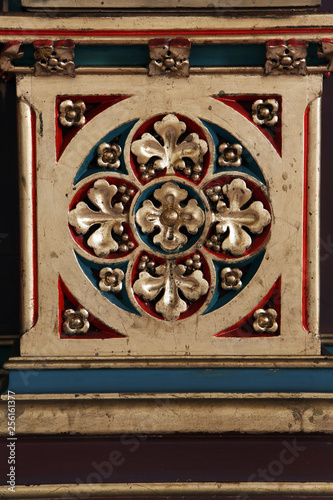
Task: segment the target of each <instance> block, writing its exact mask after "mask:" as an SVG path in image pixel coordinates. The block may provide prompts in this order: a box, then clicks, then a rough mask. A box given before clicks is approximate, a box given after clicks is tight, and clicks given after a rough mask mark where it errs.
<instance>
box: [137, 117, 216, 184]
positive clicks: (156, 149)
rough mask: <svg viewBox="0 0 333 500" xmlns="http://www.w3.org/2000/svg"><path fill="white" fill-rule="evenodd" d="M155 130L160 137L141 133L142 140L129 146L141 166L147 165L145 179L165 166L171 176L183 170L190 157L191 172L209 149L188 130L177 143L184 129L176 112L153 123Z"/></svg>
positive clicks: (201, 161)
mask: <svg viewBox="0 0 333 500" xmlns="http://www.w3.org/2000/svg"><path fill="white" fill-rule="evenodd" d="M154 129H155V132H156V133H157V134H158V136H159V137H160V138H161V140H158V139H156V138H155V137H154V136H153V135H152V134H150V133H144V134H143V135H142V137H141V139H138V140H136V141H134V142H133V144H132V146H131V151H132V153H133V154H134V155H135V156H136V157H137V161H138V163H139V164H140V169H141V168H142V167H144V166H145V165H147V164H149V168H150V169H151V174H152V175H151V176H148V178H149V177H152V176H154V175H155V171H156V170H164V169H166V173H167V175H173V174H174V173H175V171H176V170H185V169H186V168H188V166H187V162H188V161H189V160H190V161H191V165H192V167H191V172H192V170H193V171H194V173H195V170H194V167H196V166H199V167H202V164H203V157H204V155H205V154H206V153H207V151H208V145H207V142H206V141H204V140H203V139H200V138H199V136H198V134H196V133H191V134H189V135H187V136H186V137H185V139H183V140H182V141H181V142H180V143H178V141H179V138H180V137H181V136H182V135H183V134H184V133H185V131H186V124H185V123H184V122H182V121H180V120H179V119H178V118H177V116H176V115H173V114H169V115H166V116H164V118H163V119H162V120H161V121H158V122H156V123H155V124H154ZM156 158H157V159H156ZM185 160H186V161H185ZM141 171H142V172H144V171H143V170H141ZM148 172H149V171H148ZM145 179H146V178H144V180H145ZM146 180H147V179H146Z"/></svg>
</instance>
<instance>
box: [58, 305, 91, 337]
mask: <svg viewBox="0 0 333 500" xmlns="http://www.w3.org/2000/svg"><path fill="white" fill-rule="evenodd" d="M88 318H89V313H88V311H87V310H86V309H83V308H82V309H78V310H77V311H74V309H67V310H66V311H65V312H64V314H63V319H64V322H63V331H64V333H67V335H83V334H84V333H87V331H88V330H89V327H90V324H89V321H88Z"/></svg>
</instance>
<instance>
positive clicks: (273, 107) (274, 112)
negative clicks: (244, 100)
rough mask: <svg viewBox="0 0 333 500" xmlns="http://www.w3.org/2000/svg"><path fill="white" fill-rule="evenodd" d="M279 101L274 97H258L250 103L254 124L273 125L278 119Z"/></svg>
mask: <svg viewBox="0 0 333 500" xmlns="http://www.w3.org/2000/svg"><path fill="white" fill-rule="evenodd" d="M278 110H279V103H278V102H277V101H276V100H275V99H266V100H265V101H263V100H262V99H258V100H257V101H255V102H254V103H253V104H252V120H253V121H254V123H255V124H256V125H268V126H273V125H275V124H276V123H277V122H278V120H279V117H278Z"/></svg>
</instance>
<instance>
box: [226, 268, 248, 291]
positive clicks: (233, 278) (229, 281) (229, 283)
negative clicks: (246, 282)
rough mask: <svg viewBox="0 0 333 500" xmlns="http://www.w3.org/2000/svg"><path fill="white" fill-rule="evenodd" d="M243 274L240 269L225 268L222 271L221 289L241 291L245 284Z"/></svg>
mask: <svg viewBox="0 0 333 500" xmlns="http://www.w3.org/2000/svg"><path fill="white" fill-rule="evenodd" d="M242 276H243V273H242V271H241V270H240V269H238V268H233V269H232V268H231V267H224V268H223V269H222V271H221V287H222V288H223V290H239V289H240V288H242V286H243V283H242V281H241V277H242Z"/></svg>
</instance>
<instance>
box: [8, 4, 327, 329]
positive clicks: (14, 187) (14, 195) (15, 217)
mask: <svg viewBox="0 0 333 500" xmlns="http://www.w3.org/2000/svg"><path fill="white" fill-rule="evenodd" d="M0 7H1V0H0ZM320 10H321V11H326V12H327V11H329V10H332V11H333V0H323V1H322V7H321V8H320ZM332 114H333V76H332V77H331V78H325V79H324V93H323V107H322V167H321V248H320V251H321V300H320V307H321V315H320V333H333V322H332V316H331V314H332V309H333V287H332V284H331V280H332V278H333V158H332V149H331V148H332V146H333V132H332V128H333V116H332ZM19 303H20V299H19V197H18V166H17V137H16V97H15V80H14V79H12V80H10V81H9V82H7V83H4V82H3V81H1V83H0V304H1V305H0V313H1V314H0V336H1V335H15V334H18V333H19V329H20V326H19V325H20V319H19Z"/></svg>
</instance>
